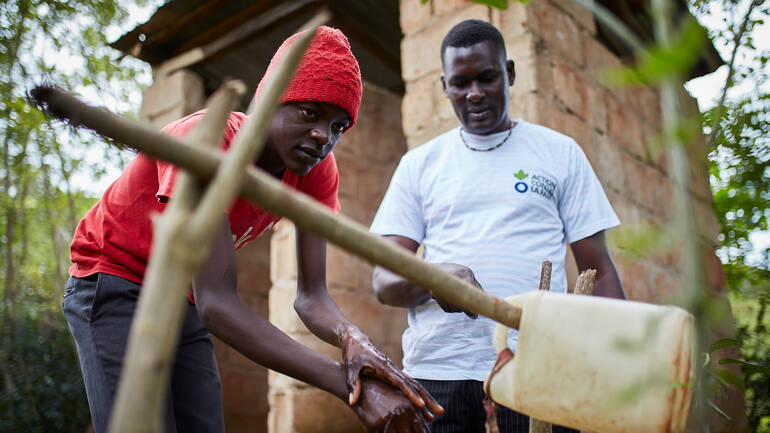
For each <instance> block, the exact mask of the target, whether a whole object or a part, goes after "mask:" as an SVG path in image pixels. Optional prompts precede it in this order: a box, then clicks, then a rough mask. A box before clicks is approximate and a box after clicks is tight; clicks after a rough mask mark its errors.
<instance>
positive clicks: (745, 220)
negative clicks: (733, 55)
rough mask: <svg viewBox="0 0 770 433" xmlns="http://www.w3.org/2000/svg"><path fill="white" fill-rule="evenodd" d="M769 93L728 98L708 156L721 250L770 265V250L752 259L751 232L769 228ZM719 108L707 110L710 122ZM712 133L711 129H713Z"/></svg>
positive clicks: (733, 256)
mask: <svg viewBox="0 0 770 433" xmlns="http://www.w3.org/2000/svg"><path fill="white" fill-rule="evenodd" d="M768 110H770V95H768V94H759V95H749V96H747V97H745V98H743V99H741V100H738V101H734V102H728V103H727V104H726V106H725V107H724V109H723V110H722V114H723V115H722V117H721V119H720V120H719V124H720V126H721V127H720V130H721V133H720V134H719V136H718V137H717V138H716V140H715V142H714V145H713V146H712V148H711V152H710V154H709V160H710V161H711V168H710V173H711V178H712V182H711V184H712V189H713V191H714V211H715V212H716V214H717V218H718V219H719V224H720V227H721V234H720V238H721V240H722V242H723V245H724V246H725V248H724V250H723V253H724V255H725V256H726V257H727V260H728V261H729V262H731V263H748V262H751V264H754V265H757V266H759V267H762V268H764V269H768V268H770V256H768V254H769V253H768V250H767V249H765V250H764V251H761V252H759V254H758V255H756V257H754V259H753V261H752V257H753V256H752V252H753V251H754V246H753V245H752V244H751V242H750V241H749V235H750V234H751V233H752V232H754V231H757V230H763V231H766V230H768V218H770V206H769V205H768V203H770V138H768V137H770V135H769V134H770V117H768ZM718 114H719V107H714V108H712V109H711V110H709V111H708V112H707V113H706V116H705V117H706V124H711V122H712V121H713V119H714V116H717V115H718ZM709 132H710V131H709Z"/></svg>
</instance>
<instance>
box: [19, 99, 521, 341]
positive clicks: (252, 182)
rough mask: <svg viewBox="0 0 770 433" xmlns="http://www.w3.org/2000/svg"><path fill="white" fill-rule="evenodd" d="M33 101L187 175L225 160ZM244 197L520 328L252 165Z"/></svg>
mask: <svg viewBox="0 0 770 433" xmlns="http://www.w3.org/2000/svg"><path fill="white" fill-rule="evenodd" d="M30 93H31V95H32V97H33V98H34V99H35V100H37V101H38V103H39V104H40V105H43V106H45V108H46V110H47V111H48V112H49V113H51V114H53V115H55V116H57V117H59V118H62V119H69V121H70V123H71V124H73V125H77V126H85V127H87V128H90V129H92V130H94V131H96V132H97V133H99V134H101V135H103V136H105V137H108V138H111V139H113V140H115V141H117V142H120V143H125V144H126V145H129V146H131V147H134V148H136V149H138V150H139V151H141V152H143V153H146V154H147V155H149V156H151V157H153V158H156V159H160V160H164V161H169V162H171V163H173V164H175V165H177V166H179V167H182V168H184V169H186V170H189V171H190V172H191V173H192V174H193V175H195V176H196V177H197V178H199V179H201V180H204V181H206V180H209V179H211V178H212V177H213V175H214V173H215V171H216V170H217V167H218V166H219V163H220V161H221V160H222V155H221V154H220V153H219V152H214V151H212V150H208V149H201V148H198V147H192V146H189V145H187V144H185V143H182V142H180V141H178V140H176V139H174V138H172V137H169V136H167V135H164V134H161V133H160V132H157V131H155V130H153V129H150V128H149V127H146V126H143V125H138V124H135V123H133V122H130V121H126V120H123V119H121V118H120V117H119V116H116V115H114V114H112V113H110V112H109V111H106V110H102V109H98V108H94V107H90V106H88V105H86V104H83V103H82V102H80V101H78V100H77V99H76V98H74V97H72V96H71V95H68V94H66V93H65V92H62V91H60V90H56V89H51V88H36V89H33V90H32V91H31V92H30ZM240 194H241V196H242V197H244V198H246V199H247V200H250V201H252V202H253V203H256V204H258V205H259V206H260V207H261V208H263V209H265V210H267V211H269V212H272V213H274V214H276V215H282V216H285V217H287V218H289V219H291V220H292V221H293V222H294V224H295V225H296V226H297V227H299V228H300V229H302V230H305V231H308V232H310V233H313V234H315V235H318V236H322V237H324V238H326V239H328V240H329V241H330V242H332V243H334V244H336V245H338V246H340V247H342V248H344V249H346V250H347V251H349V252H351V253H353V254H356V255H358V256H360V257H363V258H365V259H367V260H368V261H369V262H371V263H374V264H377V265H380V266H383V267H385V268H386V269H389V270H391V271H393V272H395V273H397V274H399V275H403V276H404V277H405V278H406V279H407V280H409V281H411V282H412V283H414V284H417V285H419V286H421V287H423V288H425V289H427V290H430V291H432V292H434V293H436V294H437V295H438V296H439V297H441V298H442V299H446V300H447V302H450V303H452V304H454V305H457V306H459V307H460V308H462V309H463V310H466V311H469V312H473V313H477V314H481V315H484V316H486V317H490V318H492V319H494V320H495V321H497V322H500V323H502V324H504V325H505V326H508V327H509V328H514V329H518V328H519V321H520V319H521V309H520V308H518V307H516V306H514V305H511V304H509V303H507V302H505V301H503V300H501V299H498V298H496V297H494V296H491V295H489V294H488V293H486V292H483V291H481V290H478V289H476V288H475V287H473V286H471V285H470V284H468V283H467V282H465V281H462V280H460V279H458V278H456V277H454V276H452V275H449V274H448V273H446V272H444V271H442V270H441V269H439V268H438V267H436V266H434V265H431V264H427V263H425V262H423V261H422V260H420V259H418V258H417V257H415V256H414V255H413V254H410V253H409V252H408V251H407V250H405V249H403V248H400V247H398V246H396V245H393V244H392V243H390V242H386V241H384V240H382V239H381V238H380V237H379V236H377V235H374V234H372V233H369V231H368V230H367V229H366V228H365V227H363V226H361V225H360V224H358V223H356V222H355V221H352V220H351V219H349V218H347V217H345V216H344V215H335V214H334V213H332V212H331V211H330V210H329V209H327V208H326V207H325V206H323V205H321V204H319V203H317V202H316V201H315V200H313V199H312V198H310V197H309V196H307V195H305V194H302V193H299V192H297V191H294V190H292V189H290V188H287V187H285V186H283V185H282V184H281V183H280V181H278V180H276V179H273V178H272V177H271V176H270V175H269V174H267V173H265V172H263V171H262V170H258V169H256V168H255V167H253V166H251V167H249V168H248V169H247V173H246V177H245V178H244V179H243V180H242V181H241V186H240Z"/></svg>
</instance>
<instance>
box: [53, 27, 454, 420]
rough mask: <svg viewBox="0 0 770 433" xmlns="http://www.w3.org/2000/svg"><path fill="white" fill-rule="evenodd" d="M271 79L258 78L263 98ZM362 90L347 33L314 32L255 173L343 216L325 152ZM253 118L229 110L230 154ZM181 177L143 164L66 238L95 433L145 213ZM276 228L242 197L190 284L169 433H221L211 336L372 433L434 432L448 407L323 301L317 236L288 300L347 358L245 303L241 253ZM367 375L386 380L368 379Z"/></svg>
mask: <svg viewBox="0 0 770 433" xmlns="http://www.w3.org/2000/svg"><path fill="white" fill-rule="evenodd" d="M296 37H297V35H295V36H293V37H291V38H289V39H287V40H286V41H285V42H284V44H283V45H282V46H281V47H280V48H279V50H278V52H276V54H275V56H274V57H273V60H272V61H271V63H270V66H269V67H268V70H267V72H266V74H265V77H268V76H270V75H271V74H272V73H273V71H274V67H275V65H276V63H277V59H279V58H280V57H281V56H282V54H283V52H285V49H286V48H287V47H288V46H290V45H291V44H292V43H293V42H294V41H295V40H296ZM265 81H266V80H265V79H264V78H263V80H262V82H260V86H259V87H258V89H257V93H256V97H257V98H258V97H259V95H260V93H261V91H262V84H263V83H264V82H265ZM361 93H362V85H361V74H360V71H359V68H358V63H357V62H356V60H355V57H354V56H353V54H352V52H351V51H350V45H349V43H348V41H347V38H346V37H345V36H344V35H343V34H342V32H340V31H339V30H336V29H332V28H329V27H321V28H319V30H318V31H317V33H316V35H315V36H314V38H313V41H312V42H311V44H310V47H309V48H308V50H307V51H306V53H305V55H304V57H303V60H302V62H301V63H300V66H299V67H298V69H297V71H296V72H295V75H294V77H293V79H292V81H291V83H290V84H289V87H288V88H287V90H286V91H285V92H284V95H283V96H282V99H281V101H282V104H281V106H280V107H279V108H278V110H277V112H276V114H275V117H274V119H273V121H272V125H271V128H270V132H269V134H268V137H267V139H266V142H265V147H264V150H263V151H262V153H261V155H259V157H257V159H256V161H255V164H256V165H257V166H258V167H260V168H261V169H263V170H265V171H267V172H269V173H271V174H273V175H274V176H275V177H276V178H279V179H281V182H282V183H284V184H286V185H288V186H290V187H292V188H295V189H297V190H299V191H302V192H305V193H306V194H309V195H310V196H312V197H313V198H315V199H316V200H318V201H320V202H321V203H323V204H324V205H326V206H328V207H329V208H331V209H332V210H334V211H338V210H339V201H338V197H337V187H338V183H339V174H338V171H337V166H336V163H335V160H334V156H333V154H332V153H331V152H332V149H334V146H335V145H336V144H337V142H338V141H339V139H340V137H341V135H342V133H343V132H345V131H346V130H347V129H349V128H350V127H352V126H353V124H354V123H355V121H356V117H357V115H358V108H359V105H360V101H361ZM203 113H204V112H202V111H201V112H197V113H194V114H192V115H190V116H187V117H185V118H183V119H180V120H177V121H175V122H173V123H171V124H170V125H168V126H166V127H165V128H164V132H165V133H167V134H169V135H173V136H177V137H183V136H184V135H186V134H187V133H188V132H189V131H190V130H191V129H192V127H193V126H194V125H195V124H196V123H197V122H198V121H199V120H200V119H201V118H202V116H203ZM245 120H246V115H244V114H243V113H231V114H230V117H229V119H228V122H227V126H226V128H225V133H224V137H223V143H222V146H223V147H224V148H226V147H227V146H228V145H229V143H230V141H231V140H232V139H233V137H234V136H235V134H236V133H237V131H238V130H239V128H240V127H241V125H242V124H243V122H244V121H245ZM176 173H177V169H176V168H175V167H174V166H172V165H170V164H167V163H164V162H160V161H155V160H152V159H150V158H148V157H146V156H144V155H141V154H140V155H138V156H137V157H136V158H135V159H134V161H132V162H131V163H130V164H129V165H128V166H127V167H126V170H125V171H124V173H123V174H122V175H121V176H120V177H119V178H118V179H117V180H116V181H115V182H114V183H113V184H112V185H110V187H109V188H108V189H107V191H106V192H105V193H104V196H103V197H102V199H101V200H100V201H99V202H97V204H96V205H95V206H94V207H93V208H92V209H91V210H90V211H89V212H88V213H87V214H86V216H85V217H84V218H83V219H82V221H81V222H80V224H79V225H78V228H77V231H76V233H75V237H74V240H73V242H72V247H71V258H72V267H71V268H70V274H71V278H70V280H69V281H68V283H67V288H66V291H65V294H64V299H63V301H62V306H63V310H64V314H65V316H66V318H67V321H68V323H69V327H70V330H71V331H72V334H73V336H74V337H75V340H76V343H77V348H78V354H79V356H80V362H81V367H82V372H83V377H84V379H85V385H86V391H87V395H88V400H89V405H90V408H91V415H92V418H93V424H94V428H95V430H96V432H97V433H101V432H104V431H106V429H107V426H108V423H109V415H110V411H111V408H112V403H113V400H114V396H115V392H116V389H117V385H118V380H119V376H120V370H121V367H122V362H123V355H124V353H125V347H126V342H127V338H128V332H129V329H130V324H131V319H132V317H133V313H134V309H135V306H136V302H137V298H138V296H139V294H140V287H141V284H142V280H143V277H144V272H145V269H146V266H147V259H148V257H149V254H150V245H151V241H152V223H151V216H152V215H153V214H154V213H159V212H162V211H163V209H164V208H165V206H166V203H167V201H168V199H169V197H170V196H171V194H172V191H173V185H174V179H175V175H176ZM278 219H279V217H277V216H275V215H271V214H269V213H267V212H265V211H263V210H262V209H260V208H259V207H257V206H255V205H254V204H252V203H249V202H247V201H245V200H243V199H238V200H237V201H236V202H235V203H234V204H233V205H232V207H231V208H230V210H229V212H228V218H227V220H226V221H224V223H223V225H222V227H221V230H220V231H219V234H218V235H217V237H216V239H215V240H214V244H213V247H212V251H211V254H210V257H209V259H208V260H207V261H206V263H205V264H204V265H203V268H202V269H201V273H200V275H198V276H197V277H196V278H195V279H194V282H193V289H194V300H193V298H192V296H191V298H190V302H189V303H188V305H187V311H186V313H185V319H184V324H183V329H182V333H181V337H180V341H179V347H178V354H177V356H176V359H175V364H174V369H173V372H172V377H171V383H170V387H169V395H168V399H167V407H166V411H165V427H166V431H167V433H170V432H174V431H185V432H188V431H191V432H198V431H200V432H223V431H224V422H223V418H222V396H221V389H220V379H219V373H218V370H217V366H216V361H215V358H214V351H213V345H212V342H211V339H210V333H209V331H210V332H211V333H213V334H214V335H216V336H217V337H219V338H220V339H221V340H222V341H224V342H225V343H227V344H229V345H231V346H232V347H234V348H235V349H237V350H238V351H240V352H241V353H243V354H244V355H245V356H247V357H249V358H250V359H252V360H253V361H255V362H257V363H259V364H261V365H264V366H266V367H268V368H271V369H273V370H276V371H278V372H281V373H284V374H287V375H290V376H292V377H295V378H297V379H299V380H302V381H304V382H307V383H309V384H312V385H314V386H317V387H319V388H321V389H323V390H325V391H327V392H330V393H332V394H334V395H336V396H338V397H340V398H341V399H343V400H345V401H348V402H349V404H350V406H351V408H352V409H353V411H354V412H355V413H356V415H357V416H358V417H359V419H360V420H361V422H362V423H363V424H364V426H365V427H366V429H367V431H380V430H381V429H383V428H387V427H388V426H389V427H390V429H391V431H393V430H394V429H393V428H394V427H396V428H397V431H402V432H412V431H414V432H417V431H426V427H425V420H426V419H427V418H432V415H431V412H433V413H437V412H440V411H441V408H440V407H439V406H438V405H437V404H436V403H435V401H434V400H433V399H432V397H430V395H429V394H428V393H427V392H425V390H423V389H422V387H421V386H420V385H419V384H417V383H416V382H415V381H414V380H412V379H411V378H409V377H408V376H406V375H405V374H404V373H402V372H401V371H400V370H399V369H398V368H397V367H396V366H395V364H394V363H393V362H392V361H391V360H390V359H388V358H387V357H386V356H385V355H384V354H382V353H381V352H380V351H379V350H378V349H377V348H376V347H375V346H374V345H373V344H372V342H371V341H370V340H369V338H368V337H367V336H366V335H364V334H363V333H362V332H361V331H360V330H359V329H358V328H357V327H356V326H355V325H353V324H352V323H350V322H349V321H348V320H347V319H346V318H345V317H344V316H343V315H342V313H341V312H340V310H339V309H338V308H337V305H336V304H335V303H334V301H333V300H332V299H331V298H330V297H329V295H328V293H327V289H326V277H325V254H326V242H325V240H324V239H323V238H320V237H316V236H314V235H311V234H309V233H305V232H303V231H301V230H298V231H297V265H298V284H297V286H298V287H297V298H296V299H295V302H294V305H295V309H296V310H297V312H298V314H299V315H300V317H301V318H302V320H303V322H304V323H305V324H306V325H307V326H308V328H309V329H310V330H311V331H312V332H313V333H315V334H316V335H317V336H319V337H320V338H321V339H323V340H324V341H326V342H328V343H330V344H334V345H336V346H338V347H340V348H341V349H342V354H343V358H344V362H343V363H339V362H336V361H333V360H331V359H328V358H325V357H323V356H322V355H319V354H318V353H316V352H313V351H311V350H309V349H307V348H305V347H304V346H302V345H300V344H298V343H296V342H295V341H294V340H292V339H291V338H289V337H288V336H287V335H286V334H284V333H283V332H281V331H280V330H279V329H277V328H275V327H274V326H272V325H271V324H270V323H269V322H268V321H266V320H265V319H264V318H262V317H260V316H259V315H258V314H256V313H255V312H253V311H252V310H250V309H249V308H248V307H246V306H245V305H244V304H243V303H242V302H241V301H240V300H239V298H238V296H237V293H236V281H237V272H236V269H235V250H236V249H238V248H239V247H241V246H242V245H244V244H245V243H247V242H249V241H250V240H253V239H255V238H256V237H258V236H259V235H261V234H262V233H263V232H265V231H266V230H268V229H269V228H270V227H271V226H272V225H273V223H274V222H275V221H277V220H278ZM265 277H266V278H267V276H265ZM362 371H366V372H368V373H370V374H371V375H373V376H376V378H379V379H381V380H377V379H376V378H369V377H366V378H365V377H363V375H361V372H362ZM385 382H388V383H390V384H392V385H395V387H393V386H390V385H388V384H386V383H385ZM399 390H400V391H399ZM402 392H403V393H402ZM407 397H408V398H407ZM410 400H411V401H410Z"/></svg>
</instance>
